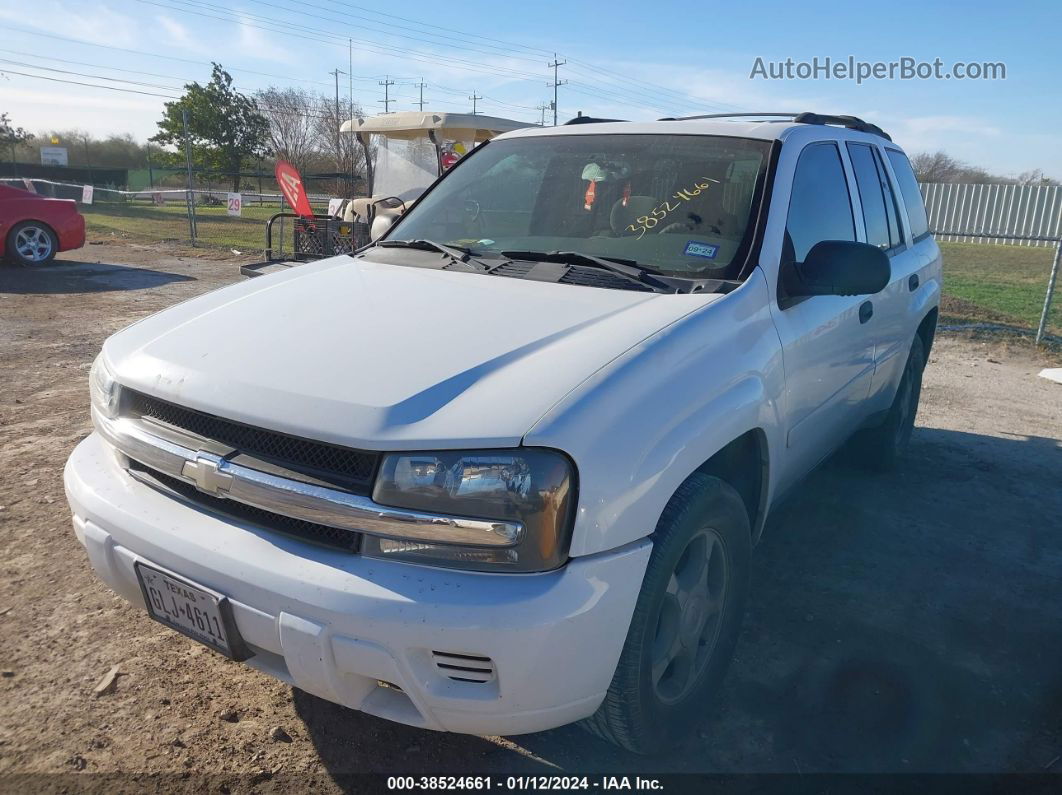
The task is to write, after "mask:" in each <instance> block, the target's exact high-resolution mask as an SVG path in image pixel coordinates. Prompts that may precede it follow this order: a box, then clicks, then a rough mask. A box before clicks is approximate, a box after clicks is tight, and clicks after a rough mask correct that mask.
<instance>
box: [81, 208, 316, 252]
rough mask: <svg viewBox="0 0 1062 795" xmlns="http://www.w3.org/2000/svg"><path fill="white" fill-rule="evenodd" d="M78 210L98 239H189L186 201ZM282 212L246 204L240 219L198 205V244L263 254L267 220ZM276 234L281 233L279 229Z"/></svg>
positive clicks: (223, 210)
mask: <svg viewBox="0 0 1062 795" xmlns="http://www.w3.org/2000/svg"><path fill="white" fill-rule="evenodd" d="M78 209H79V210H80V211H81V214H82V215H84V216H85V227H86V231H87V232H88V233H89V234H91V235H94V236H96V237H119V238H121V239H124V240H134V241H142V242H145V243H157V242H159V241H165V240H173V241H181V242H187V241H189V240H190V235H189V232H188V211H187V209H186V208H185V205H184V202H183V201H172V202H169V203H167V204H164V205H161V206H155V205H151V204H146V203H143V204H141V203H135V204H134V203H129V204H105V203H100V204H93V205H89V206H84V205H82V206H80V207H79V208H78ZM315 209H316V208H315ZM280 211H281V210H280V207H279V206H278V205H277V204H276V203H273V204H270V205H258V204H245V205H244V206H243V213H242V215H240V216H238V217H237V216H230V215H228V212H227V210H226V208H225V207H224V206H220V207H214V206H197V207H196V210H195V214H196V230H197V233H198V234H197V242H198V243H200V244H202V245H205V246H214V247H218V248H236V249H239V250H241V251H244V252H254V251H257V252H261V251H262V250H263V249H264V248H265V225H266V221H267V220H269V218H270V217H271V216H273V215H275V214H276V213H278V212H280ZM288 223H289V224H290V222H288ZM290 228H291V227H290V226H288V232H287V234H290ZM276 231H277V233H279V227H277V228H276ZM289 245H290V244H289Z"/></svg>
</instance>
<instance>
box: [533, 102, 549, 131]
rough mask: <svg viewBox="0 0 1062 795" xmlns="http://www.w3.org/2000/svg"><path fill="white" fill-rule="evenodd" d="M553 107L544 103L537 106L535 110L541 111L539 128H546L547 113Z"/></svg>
mask: <svg viewBox="0 0 1062 795" xmlns="http://www.w3.org/2000/svg"><path fill="white" fill-rule="evenodd" d="M552 107H553V103H551V102H543V103H542V104H541V105H535V110H537V111H539V114H540V118H539V121H538V126H539V127H545V126H546V111H547V110H549V109H550V108H552Z"/></svg>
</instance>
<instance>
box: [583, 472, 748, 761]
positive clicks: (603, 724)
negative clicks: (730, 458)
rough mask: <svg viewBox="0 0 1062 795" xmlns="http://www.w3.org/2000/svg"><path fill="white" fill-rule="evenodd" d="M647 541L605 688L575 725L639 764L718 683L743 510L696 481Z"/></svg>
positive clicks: (685, 726) (737, 619) (725, 661)
mask: <svg viewBox="0 0 1062 795" xmlns="http://www.w3.org/2000/svg"><path fill="white" fill-rule="evenodd" d="M653 540H654V546H653V552H652V555H651V556H650V558H649V565H648V567H647V569H646V573H645V579H644V580H643V582H642V590H641V593H640V594H639V596H638V602H637V605H636V606H635V610H634V616H633V618H632V619H631V626H630V629H629V630H628V633H627V641H626V643H625V645H624V647H623V652H622V653H621V655H620V661H619V665H618V666H617V667H616V673H615V675H614V676H613V679H612V684H611V685H610V686H609V690H608V693H607V695H606V696H605V700H604V702H603V703H602V704H601V706H600V708H599V709H598V711H597V712H596V713H595V714H594V715H592V716H591V717H590V718H588V719H587V720H585V721H584V722H583V726H584V727H585V728H587V729H588V730H589V731H591V732H593V733H594V734H596V735H598V736H599V737H602V738H603V739H606V740H608V741H610V742H613V743H615V744H617V745H619V746H621V747H623V748H626V749H627V750H629V751H633V752H635V753H640V754H651V753H656V752H659V751H661V750H663V749H665V748H667V747H669V746H670V745H671V744H672V743H674V742H676V741H677V740H679V739H680V738H681V737H682V736H683V734H684V733H687V732H688V731H689V730H690V729H691V728H692V727H693V725H694V724H695V723H696V722H697V720H698V719H699V718H701V717H703V715H704V710H705V708H706V707H707V706H708V704H709V702H710V700H711V697H712V696H713V695H715V693H716V692H717V691H718V689H719V686H720V684H721V683H722V680H723V677H724V676H725V674H726V670H727V667H728V666H729V664H730V658H731V656H732V655H733V652H734V645H735V644H736V643H737V636H738V631H739V630H740V628H741V619H742V616H743V614H744V611H745V597H746V594H747V592H748V578H749V557H750V554H751V534H750V531H749V518H748V514H747V512H746V510H745V504H744V503H743V502H742V500H741V497H740V496H739V495H738V493H737V492H736V491H735V490H734V489H733V488H732V487H731V486H730V485H729V484H727V483H725V482H724V481H722V480H720V479H719V478H715V477H710V476H708V475H704V474H701V473H696V474H694V475H692V476H690V477H689V478H688V479H687V480H686V482H685V483H683V484H682V486H680V487H679V489H678V491H677V492H676V493H675V495H674V496H673V497H672V498H671V501H670V502H669V503H668V505H667V508H666V509H665V510H664V513H663V515H662V516H661V518H660V522H659V523H658V525H657V529H656V532H655V533H654V534H653Z"/></svg>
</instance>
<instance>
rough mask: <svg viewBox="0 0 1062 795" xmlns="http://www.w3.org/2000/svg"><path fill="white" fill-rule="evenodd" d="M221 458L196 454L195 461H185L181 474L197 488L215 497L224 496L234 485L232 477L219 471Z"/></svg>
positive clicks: (208, 454) (207, 454)
mask: <svg viewBox="0 0 1062 795" xmlns="http://www.w3.org/2000/svg"><path fill="white" fill-rule="evenodd" d="M222 463H223V461H222V459H221V457H220V456H216V455H211V454H210V453H196V456H195V460H194V461H185V462H184V466H182V467H181V474H182V475H183V476H184V477H186V478H188V479H189V480H191V481H192V482H193V483H195V487H196V488H197V489H199V490H200V491H202V492H205V493H206V494H212V495H213V496H215V497H219V496H224V495H225V494H226V493H227V492H228V490H229V486H230V485H232V475H230V474H228V473H227V472H221V471H219V467H220V466H221V464H222Z"/></svg>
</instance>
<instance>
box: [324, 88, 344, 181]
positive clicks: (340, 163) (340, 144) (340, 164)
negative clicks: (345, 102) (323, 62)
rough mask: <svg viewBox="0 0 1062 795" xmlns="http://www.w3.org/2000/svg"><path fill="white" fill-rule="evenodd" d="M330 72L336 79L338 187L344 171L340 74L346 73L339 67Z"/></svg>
mask: <svg viewBox="0 0 1062 795" xmlns="http://www.w3.org/2000/svg"><path fill="white" fill-rule="evenodd" d="M328 74H330V75H332V76H334V77H335V79H336V183H337V185H336V187H337V188H338V187H339V185H338V182H339V174H340V173H342V171H343V142H342V140H341V139H340V136H339V128H340V127H341V126H343V119H342V117H341V116H340V115H339V76H340V75H341V74H346V73H345V72H342V71H340V70H339V68H338V67H336V68H335V69H334V70H332V71H331V72H329V73H328ZM336 192H337V193H338V192H339V191H338V190H337V191H336Z"/></svg>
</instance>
